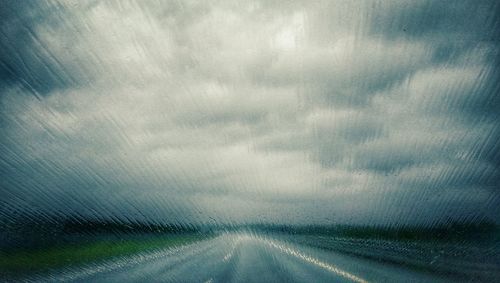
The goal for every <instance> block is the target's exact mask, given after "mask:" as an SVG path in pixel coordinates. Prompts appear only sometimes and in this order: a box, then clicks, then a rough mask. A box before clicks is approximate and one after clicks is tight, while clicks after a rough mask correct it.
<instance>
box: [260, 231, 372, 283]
mask: <svg viewBox="0 0 500 283" xmlns="http://www.w3.org/2000/svg"><path fill="white" fill-rule="evenodd" d="M262 241H263V242H264V243H266V244H267V245H269V246H271V247H274V248H276V249H278V250H280V251H282V252H284V253H286V254H289V255H292V256H295V257H297V258H300V259H302V260H305V261H307V262H309V263H312V264H314V265H316V266H319V267H321V268H324V269H326V270H329V271H331V272H333V273H335V274H337V275H340V276H342V277H344V278H347V279H349V280H351V281H353V282H358V283H368V281H367V280H365V279H363V278H360V277H358V276H356V275H354V274H352V273H349V272H347V271H344V270H342V269H340V268H338V267H337V266H335V265H333V264H329V263H326V262H323V261H320V260H318V259H316V258H313V257H310V256H307V255H305V254H302V253H300V252H298V251H296V250H293V249H291V248H288V247H285V246H283V245H280V244H277V243H274V242H272V241H269V240H262Z"/></svg>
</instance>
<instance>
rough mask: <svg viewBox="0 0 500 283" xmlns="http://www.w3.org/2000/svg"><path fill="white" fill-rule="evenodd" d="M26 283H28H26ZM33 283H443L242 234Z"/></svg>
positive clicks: (403, 270) (407, 271) (392, 267)
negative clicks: (43, 282) (65, 282)
mask: <svg viewBox="0 0 500 283" xmlns="http://www.w3.org/2000/svg"><path fill="white" fill-rule="evenodd" d="M30 281H31V280H30ZM34 281H69V282H120V283H123V282H360V283H361V282H442V281H445V279H444V278H442V277H438V276H436V275H433V274H431V273H425V272H417V271H413V270H410V269H407V268H404V267H398V266H395V265H390V264H383V263H380V262H376V261H372V260H367V259H361V258H357V257H351V256H348V255H343V254H337V253H332V252H331V251H323V250H320V249H315V248H309V247H304V246H300V245H296V244H292V243H288V242H285V241H282V240H280V241H278V240H275V239H271V238H263V237H258V236H253V235H247V234H230V235H223V236H219V237H217V238H213V239H210V240H205V241H202V242H198V243H194V244H191V245H188V246H184V247H180V248H177V249H173V250H172V249H171V250H165V251H157V252H155V253H150V254H144V255H136V256H134V257H129V258H126V259H121V260H118V261H113V262H110V263H105V264H103V263H101V264H99V265H95V266H89V267H87V268H83V269H79V270H68V271H62V272H60V273H56V275H52V276H50V277H45V278H36V279H34Z"/></svg>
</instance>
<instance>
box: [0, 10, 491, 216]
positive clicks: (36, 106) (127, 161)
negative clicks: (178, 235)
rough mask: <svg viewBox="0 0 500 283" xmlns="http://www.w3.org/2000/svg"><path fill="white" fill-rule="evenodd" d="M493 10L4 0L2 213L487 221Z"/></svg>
mask: <svg viewBox="0 0 500 283" xmlns="http://www.w3.org/2000/svg"><path fill="white" fill-rule="evenodd" d="M21 2H22V3H21ZM158 2H161V3H158ZM499 11H500V6H499V5H498V1H440V0H439V1H264V0H263V1H238V2H236V1H150V2H149V1H137V2H128V1H116V2H115V1H65V2H58V1H57V2H56V1H50V2H45V1H2V2H1V4H0V19H1V20H0V21H1V26H0V31H1V32H0V77H1V80H0V91H1V96H0V127H1V128H0V193H1V198H0V218H1V219H2V221H4V220H7V219H15V217H18V216H19V215H22V216H28V217H35V218H36V219H42V218H44V217H54V216H55V217H65V216H71V215H81V216H85V217H95V218H100V219H122V220H123V219H126V218H128V219H139V220H142V219H149V220H151V219H154V220H155V221H167V222H181V223H207V222H210V223H212V222H217V223H228V222H231V223H235V222H236V223H248V222H273V223H354V224H359V223H365V224H366V223H368V224H400V223H409V224H414V223H417V224H424V225H434V224H436V223H439V222H441V221H447V220H449V219H454V220H460V221H478V220H480V219H483V218H485V217H486V218H489V219H493V220H495V221H497V222H500V191H499V189H500V188H499V184H500V171H499V170H500V147H499V142H498V139H499V136H500V130H499V126H500V124H499V122H500V120H499V109H500V96H499V93H500V81H499V64H498V63H499V60H498V59H499V52H500V49H499V45H498V41H499V39H500V18H499V15H500V13H499Z"/></svg>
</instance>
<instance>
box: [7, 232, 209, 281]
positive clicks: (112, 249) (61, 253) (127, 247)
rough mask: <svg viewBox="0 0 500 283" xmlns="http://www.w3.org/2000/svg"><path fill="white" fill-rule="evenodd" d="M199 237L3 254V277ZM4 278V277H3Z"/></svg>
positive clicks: (97, 243)
mask: <svg viewBox="0 0 500 283" xmlns="http://www.w3.org/2000/svg"><path fill="white" fill-rule="evenodd" d="M202 239H204V237H201V236H198V235H174V236H170V235H166V236H156V237H151V238H146V239H144V238H143V239H124V240H98V241H89V242H86V243H80V244H71V245H62V246H56V247H50V248H44V249H37V250H21V251H16V252H1V253H0V275H2V274H4V275H16V274H26V273H38V272H43V271H47V270H50V269H54V268H62V267H70V266H78V265H81V264H85V263H91V262H96V261H100V260H105V259H110V258H114V257H120V256H126V255H131V254H136V253H140V252H145V251H152V250H155V249H162V248H168V247H174V246H179V245H184V244H188V243H191V242H195V241H199V240H202ZM0 277H1V276H0Z"/></svg>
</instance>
